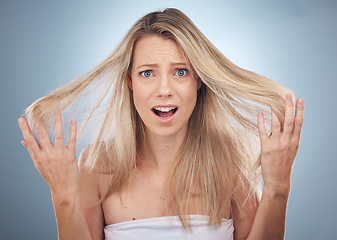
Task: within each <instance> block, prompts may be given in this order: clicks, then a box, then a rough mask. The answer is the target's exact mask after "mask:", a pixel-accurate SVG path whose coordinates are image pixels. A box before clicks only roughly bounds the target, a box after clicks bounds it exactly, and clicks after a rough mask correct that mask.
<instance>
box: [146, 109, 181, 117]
mask: <svg viewBox="0 0 337 240" xmlns="http://www.w3.org/2000/svg"><path fill="white" fill-rule="evenodd" d="M177 110H178V108H177V107H155V108H152V111H153V112H154V113H155V114H156V115H157V116H159V117H160V118H163V119H166V118H169V117H171V116H172V115H173V114H174V113H175V112H176V111H177Z"/></svg>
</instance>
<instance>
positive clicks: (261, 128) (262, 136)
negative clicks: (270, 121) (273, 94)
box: [257, 113, 268, 143]
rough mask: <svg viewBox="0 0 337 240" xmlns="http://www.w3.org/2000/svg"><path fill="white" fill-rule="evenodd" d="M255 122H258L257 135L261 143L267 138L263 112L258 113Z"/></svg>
mask: <svg viewBox="0 0 337 240" xmlns="http://www.w3.org/2000/svg"><path fill="white" fill-rule="evenodd" d="M257 123H258V126H259V135H260V140H261V143H262V142H265V141H266V140H268V134H267V131H266V126H265V123H264V116H263V113H259V116H258V118H257Z"/></svg>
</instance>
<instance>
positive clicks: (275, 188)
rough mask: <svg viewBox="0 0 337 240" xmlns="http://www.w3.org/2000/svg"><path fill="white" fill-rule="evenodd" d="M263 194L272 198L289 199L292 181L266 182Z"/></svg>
mask: <svg viewBox="0 0 337 240" xmlns="http://www.w3.org/2000/svg"><path fill="white" fill-rule="evenodd" d="M263 194H264V195H267V196H268V197H270V198H284V199H288V198H289V194H290V183H284V184H282V185H280V184H278V185H272V184H264V186H263Z"/></svg>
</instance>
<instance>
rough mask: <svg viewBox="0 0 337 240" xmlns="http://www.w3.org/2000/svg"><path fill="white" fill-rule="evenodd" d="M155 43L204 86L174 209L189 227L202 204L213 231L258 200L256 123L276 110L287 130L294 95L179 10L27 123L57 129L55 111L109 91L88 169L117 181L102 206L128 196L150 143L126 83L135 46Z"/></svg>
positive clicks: (38, 107)
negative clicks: (178, 56) (165, 42)
mask: <svg viewBox="0 0 337 240" xmlns="http://www.w3.org/2000/svg"><path fill="white" fill-rule="evenodd" d="M149 35H157V36H161V37H164V38H170V39H173V40H175V41H176V42H177V43H178V45H179V46H180V48H181V49H182V51H183V53H184V56H185V57H186V59H187V61H188V62H189V63H190V65H191V66H190V67H191V68H192V69H193V71H194V72H195V74H196V75H197V77H198V78H199V79H200V80H201V81H202V87H201V88H200V89H199V90H198V97H197V103H196V106H195V109H194V111H193V113H192V115H191V117H190V120H189V125H188V131H187V135H186V139H185V142H184V144H183V146H181V149H180V151H179V154H178V156H177V159H176V161H175V163H174V164H173V166H172V169H171V176H170V183H169V193H170V199H171V201H170V203H169V204H168V209H169V211H170V214H173V215H179V216H180V217H181V220H182V222H183V224H184V226H186V221H185V219H184V218H183V217H182V216H184V215H187V214H188V211H189V206H190V202H191V199H192V198H193V197H194V196H198V197H199V198H200V199H201V204H200V210H202V212H204V213H206V214H208V215H209V216H210V223H220V221H221V219H222V218H223V217H224V215H225V213H226V211H227V210H228V209H229V208H230V206H231V203H234V204H236V205H237V206H238V208H239V210H240V209H242V206H243V204H244V201H245V199H242V198H239V197H238V194H237V192H238V191H242V190H244V191H245V192H244V193H245V195H246V196H247V198H248V197H249V196H254V194H255V193H256V191H255V187H256V184H257V182H258V177H259V175H258V174H257V168H258V167H259V164H260V163H259V161H260V160H259V159H260V157H259V147H258V144H257V143H258V138H257V136H258V131H257V129H258V128H257V124H256V117H257V114H258V112H264V114H265V116H266V118H267V119H269V118H270V108H271V109H272V110H273V111H274V112H275V113H276V115H277V116H278V118H279V119H280V121H281V123H282V125H283V122H284V111H285V106H284V96H285V95H286V93H287V92H289V90H288V89H286V88H284V87H283V86H281V85H279V84H278V83H276V82H274V81H272V80H270V79H267V78H265V77H263V76H261V75H258V74H256V73H253V72H250V71H247V70H244V69H242V68H239V67H238V66H236V65H235V64H233V63H232V62H230V61H229V60H228V59H227V58H226V57H225V56H224V55H223V54H222V53H221V52H220V51H219V50H217V48H216V47H215V46H213V44H212V43H211V42H210V41H209V40H208V39H207V38H206V37H205V36H204V35H203V34H202V33H201V32H200V30H199V29H198V28H197V27H196V26H195V25H194V24H193V23H192V21H191V20H190V19H189V18H188V17H187V16H186V15H184V14H183V13H182V12H180V11H179V10H177V9H172V8H169V9H165V10H164V11H157V12H152V13H149V14H147V15H146V16H144V17H143V18H141V19H140V20H139V21H137V22H136V23H135V24H134V26H133V27H131V29H130V30H129V32H128V33H127V34H126V36H125V37H124V39H123V40H122V41H121V43H120V44H119V46H118V47H117V48H116V49H115V50H114V51H113V52H112V53H111V54H110V55H109V56H108V57H107V58H106V59H105V60H104V61H103V62H102V63H101V64H99V65H98V66H97V67H96V68H94V69H93V70H92V71H90V72H89V73H87V74H85V75H84V76H82V77H80V78H78V79H75V80H73V81H72V82H69V83H68V84H65V85H63V86H61V87H59V88H58V89H56V90H55V91H54V92H52V93H51V94H49V95H47V96H45V97H42V98H40V99H38V100H37V101H35V102H34V103H33V104H32V105H31V106H29V107H28V108H27V110H26V115H27V119H28V122H29V124H30V126H31V127H32V129H35V127H36V123H37V122H38V121H43V122H45V123H46V125H47V126H49V127H50V128H51V129H52V128H53V124H52V113H53V111H55V110H61V111H62V110H65V109H67V108H68V107H69V106H70V105H72V104H73V103H74V102H76V100H77V99H78V98H79V96H80V95H81V94H82V93H83V92H85V90H86V89H88V88H89V87H90V86H91V85H92V84H97V85H95V86H98V85H102V84H104V88H103V90H102V92H101V93H100V94H99V95H98V96H99V97H98V99H97V101H96V102H95V103H94V105H93V106H92V107H91V108H90V111H89V112H88V114H87V116H86V117H85V120H84V122H83V124H82V126H81V130H80V133H81V132H82V131H83V130H84V129H85V126H86V124H87V122H88V121H89V119H90V118H91V117H92V116H93V114H94V112H95V111H97V109H99V108H100V109H101V110H100V114H101V115H100V116H101V118H100V123H99V124H98V126H97V130H96V131H95V136H94V139H93V141H92V143H91V144H90V148H89V153H88V157H87V160H86V166H87V167H88V168H89V169H94V168H95V167H96V166H98V165H100V166H104V168H101V169H102V172H109V173H111V176H112V177H111V184H110V188H109V190H108V191H107V192H106V194H105V195H104V196H103V198H102V200H104V199H105V198H106V197H107V196H109V194H110V193H112V192H121V190H122V189H123V187H124V186H125V184H126V182H127V181H128V179H129V174H130V172H131V171H132V170H134V169H135V168H136V156H137V152H138V151H139V149H140V148H141V147H142V146H143V144H144V139H145V138H144V135H145V131H144V124H143V122H142V120H141V118H140V117H139V115H138V113H137V111H136V109H135V107H134V104H133V98H132V92H131V90H130V89H129V88H128V85H127V78H128V74H129V72H130V70H131V66H132V54H133V48H134V46H135V43H136V41H137V40H139V39H140V38H142V37H145V36H149ZM94 91H95V90H94ZM103 103H104V104H103ZM102 154H104V155H105V157H104V158H102V157H101V156H102ZM103 161H104V162H103ZM243 214H244V213H243Z"/></svg>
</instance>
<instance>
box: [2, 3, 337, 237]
mask: <svg viewBox="0 0 337 240" xmlns="http://www.w3.org/2000/svg"><path fill="white" fill-rule="evenodd" d="M164 7H176V8H179V9H180V10H182V11H183V12H185V13H186V14H187V15H188V16H189V17H190V18H191V19H192V20H193V21H194V22H195V23H196V25H197V26H198V27H199V28H200V29H201V31H203V32H204V34H205V35H206V36H207V37H209V39H210V40H211V41H212V42H213V43H214V44H215V45H216V46H217V47H218V48H219V49H220V50H221V51H222V52H223V53H224V54H225V55H226V56H227V57H228V58H229V59H230V60H232V61H233V62H234V63H236V64H237V65H239V66H241V67H243V68H247V69H249V70H252V71H255V72H258V73H260V74H263V75H265V76H267V77H269V78H272V79H274V80H276V81H277V82H279V83H281V84H283V85H285V86H287V87H289V88H291V89H292V90H293V91H294V93H295V94H296V97H303V98H304V99H305V101H306V112H305V124H304V129H303V135H302V140H301V146H300V150H299V153H298V156H297V159H296V161H295V165H294V170H293V177H292V191H291V196H290V201H289V208H288V216H287V231H286V239H337V220H336V217H337V207H336V203H337V191H336V184H337V174H336V169H337V161H336V160H337V159H336V148H337V144H336V143H337V141H336V139H337V137H336V136H337V129H336V117H337V114H336V110H337V108H336V107H337V101H336V100H337V99H336V95H335V92H336V88H337V83H336V75H337V61H336V56H337V46H336V43H337V30H336V29H337V26H336V25H337V3H336V1H326V0H323V1H318V0H317V1H311V0H310V1H304V0H303V1H299V0H295V1H278V3H276V1H267V0H265V1H229V0H228V1H200V2H198V1H184V2H183V1H168V0H167V1H118V2H117V1H115V2H114V1H65V0H61V1H60V0H59V1H51V0H41V1H39V0H31V1H13V0H12V1H1V6H0V36H1V38H0V43H1V44H0V48H1V49H0V50H1V51H0V59H1V65H0V69H1V87H0V91H1V92H0V93H1V94H0V100H1V101H0V106H1V118H0V121H1V124H0V129H1V132H0V133H1V134H0V148H1V149H0V159H1V167H0V187H1V188H0V191H1V196H0V203H1V204H0V239H56V238H57V234H56V224H55V219H54V213H53V208H52V203H51V197H50V191H49V188H48V186H47V184H46V183H45V182H44V180H43V178H42V177H41V176H40V175H39V173H38V172H37V171H36V170H35V168H34V165H33V163H32V161H31V160H30V157H29V155H28V152H27V151H26V149H25V148H24V147H23V146H21V145H20V141H21V140H22V136H21V133H20V131H19V128H18V126H17V119H18V118H19V117H20V116H21V114H22V112H23V110H24V109H25V108H26V107H27V106H28V105H29V104H30V103H32V102H33V101H34V100H35V99H37V98H38V97H41V96H43V95H45V94H46V93H48V92H50V91H51V90H52V89H53V88H55V87H57V86H59V85H60V84H62V83H65V82H67V81H69V80H71V79H72V78H74V77H77V76H79V75H81V74H84V73H85V72H87V71H89V70H90V69H91V68H92V67H94V66H95V65H97V64H98V63H99V62H100V61H101V60H102V59H103V58H104V57H105V56H106V55H107V54H108V53H109V52H110V51H111V50H112V49H113V48H114V47H115V46H116V44H117V43H118V42H119V41H120V39H121V38H122V36H123V35H124V34H125V33H126V31H127V29H128V28H130V27H131V25H132V24H133V23H134V22H135V21H136V20H137V19H138V18H140V17H141V16H143V15H144V14H146V13H148V12H150V11H153V10H156V9H163V8H164Z"/></svg>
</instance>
